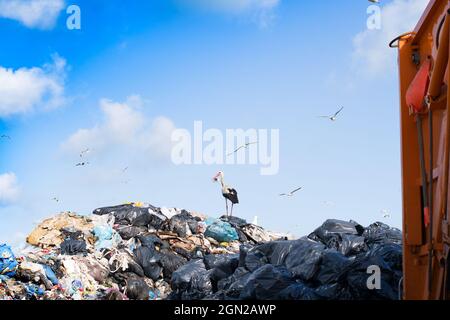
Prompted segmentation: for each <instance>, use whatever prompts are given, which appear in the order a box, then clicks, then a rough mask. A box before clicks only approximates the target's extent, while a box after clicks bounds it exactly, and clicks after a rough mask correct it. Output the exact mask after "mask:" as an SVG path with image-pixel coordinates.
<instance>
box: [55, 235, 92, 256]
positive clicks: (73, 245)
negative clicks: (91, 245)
mask: <svg viewBox="0 0 450 320" xmlns="http://www.w3.org/2000/svg"><path fill="white" fill-rule="evenodd" d="M61 253H62V254H66V255H77V254H85V253H87V247H86V242H84V241H83V240H72V239H66V240H64V241H63V243H61Z"/></svg>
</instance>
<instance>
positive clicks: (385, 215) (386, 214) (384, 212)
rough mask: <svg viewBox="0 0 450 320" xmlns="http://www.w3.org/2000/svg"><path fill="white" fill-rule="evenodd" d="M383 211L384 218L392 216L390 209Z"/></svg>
mask: <svg viewBox="0 0 450 320" xmlns="http://www.w3.org/2000/svg"><path fill="white" fill-rule="evenodd" d="M381 213H382V214H383V218H384V219H389V218H390V217H391V214H390V213H389V211H388V210H381Z"/></svg>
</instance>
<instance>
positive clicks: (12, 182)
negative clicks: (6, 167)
mask: <svg viewBox="0 0 450 320" xmlns="http://www.w3.org/2000/svg"><path fill="white" fill-rule="evenodd" d="M18 197H19V186H18V184H17V177H16V175H15V174H14V173H5V174H2V175H0V204H2V203H3V204H6V203H11V202H14V201H16V200H17V198H18Z"/></svg>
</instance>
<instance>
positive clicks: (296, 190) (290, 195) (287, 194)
mask: <svg viewBox="0 0 450 320" xmlns="http://www.w3.org/2000/svg"><path fill="white" fill-rule="evenodd" d="M302 189H303V187H300V188H297V189H295V190H292V191H291V192H289V193H281V194H280V197H293V196H294V193H296V192H298V191H300V190H302Z"/></svg>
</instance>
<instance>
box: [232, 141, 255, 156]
mask: <svg viewBox="0 0 450 320" xmlns="http://www.w3.org/2000/svg"><path fill="white" fill-rule="evenodd" d="M257 143H258V141H256V142H247V143H246V144H244V145H242V146H240V147H239V148H237V149H236V150H234V151H233V152H230V153H229V154H227V156H231V155H232V154H234V153H236V152H238V151H239V150H241V149H243V148H245V149H248V147H249V146H251V145H252V144H257Z"/></svg>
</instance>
